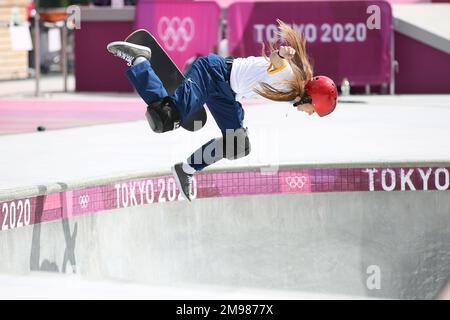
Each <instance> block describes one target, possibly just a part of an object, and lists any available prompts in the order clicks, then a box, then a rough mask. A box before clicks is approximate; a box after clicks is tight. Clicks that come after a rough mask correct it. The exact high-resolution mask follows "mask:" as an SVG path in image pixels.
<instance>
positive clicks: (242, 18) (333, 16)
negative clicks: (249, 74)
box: [227, 1, 392, 85]
mask: <svg viewBox="0 0 450 320" xmlns="http://www.w3.org/2000/svg"><path fill="white" fill-rule="evenodd" d="M277 19H281V20H282V21H284V22H285V23H287V24H289V25H291V26H292V27H293V28H294V29H295V30H296V31H297V32H298V33H299V34H303V35H304V36H305V39H306V41H307V52H308V55H309V56H310V58H311V60H312V62H313V66H314V74H316V75H319V74H325V75H328V76H329V77H331V78H332V79H334V80H335V81H336V83H340V82H341V81H342V79H343V78H344V77H346V78H348V79H349V81H350V83H351V84H352V85H365V84H381V83H383V82H388V81H389V80H390V75H391V59H390V49H391V37H392V10H391V6H390V4H389V3H388V2H385V1H331V2H329V1H314V2H309V1H307V2H303V1H300V2H278V1H277V2H275V1H274V2H252V3H234V4H232V5H231V6H230V7H229V8H228V12H227V20H228V39H229V47H230V52H232V54H233V55H234V56H241V57H242V56H250V55H261V48H262V46H261V44H262V42H266V43H268V42H275V41H277V35H276V31H277V22H276V20H277Z"/></svg>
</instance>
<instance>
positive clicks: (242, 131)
mask: <svg viewBox="0 0 450 320" xmlns="http://www.w3.org/2000/svg"><path fill="white" fill-rule="evenodd" d="M222 139H223V150H224V157H225V158H227V159H228V160H235V159H239V158H243V157H245V156H247V155H248V154H249V153H250V151H251V146H250V139H249V138H248V131H247V128H239V129H236V130H227V131H226V132H225V133H224V134H223V136H222Z"/></svg>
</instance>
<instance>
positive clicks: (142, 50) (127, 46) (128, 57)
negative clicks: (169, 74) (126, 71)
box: [106, 41, 152, 66]
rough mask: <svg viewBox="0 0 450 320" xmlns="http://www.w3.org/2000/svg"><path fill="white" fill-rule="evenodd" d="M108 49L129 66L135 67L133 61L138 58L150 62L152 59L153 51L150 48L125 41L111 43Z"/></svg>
mask: <svg viewBox="0 0 450 320" xmlns="http://www.w3.org/2000/svg"><path fill="white" fill-rule="evenodd" d="M106 48H107V49H108V51H109V52H110V53H112V54H113V55H115V56H116V57H119V58H121V59H124V60H125V61H126V62H127V64H128V65H129V66H131V65H133V61H134V59H135V58H137V57H144V58H146V59H148V60H150V59H151V57H152V50H150V48H149V47H146V46H140V45H137V44H134V43H129V42H125V41H114V42H111V43H109V44H108V46H107V47H106Z"/></svg>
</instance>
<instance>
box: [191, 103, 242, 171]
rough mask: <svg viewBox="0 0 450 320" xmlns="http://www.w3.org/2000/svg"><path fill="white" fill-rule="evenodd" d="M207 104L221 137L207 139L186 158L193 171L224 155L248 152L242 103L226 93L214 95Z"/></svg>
mask: <svg viewBox="0 0 450 320" xmlns="http://www.w3.org/2000/svg"><path fill="white" fill-rule="evenodd" d="M207 104H208V107H209V110H210V112H211V114H212V115H213V117H214V119H215V120H216V123H217V125H218V126H219V128H220V129H221V132H222V137H219V138H216V139H212V140H210V141H208V142H207V143H205V144H204V145H203V146H201V147H200V148H199V149H197V150H196V151H195V152H194V153H193V154H192V155H191V156H190V157H189V158H188V159H187V164H188V165H189V166H190V167H192V168H193V169H194V170H195V171H200V170H203V169H204V168H206V167H207V166H209V165H211V164H213V163H215V162H217V161H219V160H221V159H222V158H224V157H226V158H228V159H230V160H232V159H238V158H241V157H244V156H246V155H248V153H249V152H250V141H249V139H248V134H247V130H246V129H244V128H243V119H244V109H243V108H242V105H241V104H240V103H239V102H237V101H236V100H234V98H233V97H232V96H230V97H227V96H226V95H220V96H217V95H214V96H212V97H211V98H210V100H209V101H208V102H207Z"/></svg>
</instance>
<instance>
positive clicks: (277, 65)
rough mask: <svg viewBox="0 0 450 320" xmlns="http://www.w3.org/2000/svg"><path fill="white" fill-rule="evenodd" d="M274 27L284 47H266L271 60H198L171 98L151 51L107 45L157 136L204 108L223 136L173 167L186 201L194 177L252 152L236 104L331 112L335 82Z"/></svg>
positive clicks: (286, 29)
mask: <svg viewBox="0 0 450 320" xmlns="http://www.w3.org/2000/svg"><path fill="white" fill-rule="evenodd" d="M278 24H279V35H280V37H281V39H282V40H284V41H285V42H287V43H286V44H287V45H286V46H280V47H279V49H278V50H275V49H274V48H273V47H272V46H270V55H269V56H266V55H265V53H264V49H263V54H262V56H261V57H253V56H251V57H247V58H236V59H233V58H222V57H220V56H218V55H215V54H209V55H207V56H204V57H201V58H199V59H197V61H196V62H195V63H194V64H193V65H192V67H191V69H190V70H189V72H188V73H187V74H186V76H185V79H184V80H183V81H182V82H181V84H180V85H179V86H178V87H177V89H176V90H175V92H174V93H173V94H172V95H171V96H170V97H169V96H168V94H167V91H166V89H165V88H164V86H163V84H162V82H161V81H160V79H159V78H158V76H157V75H156V74H155V72H154V70H153V68H152V65H151V60H152V52H151V50H150V48H148V47H145V46H139V45H136V44H131V43H127V42H124V41H115V42H112V43H110V44H108V47H107V48H108V51H109V52H111V53H112V54H114V55H115V56H117V57H119V58H122V59H124V60H125V61H127V63H128V65H129V66H130V68H129V69H128V70H127V72H126V74H127V76H128V78H129V80H130V81H131V83H132V84H133V86H134V87H135V88H136V90H137V92H138V93H139V95H140V96H141V97H142V99H143V100H144V101H145V102H146V103H147V104H148V105H149V108H148V111H149V113H148V120H149V123H150V126H151V128H152V129H153V130H154V131H155V132H166V131H170V130H174V129H175V128H177V127H178V125H179V123H180V122H181V123H183V121H186V120H187V119H189V117H190V116H192V115H193V114H195V113H196V112H197V111H198V110H199V108H202V107H203V105H204V104H205V103H206V105H207V106H208V109H209V111H210V112H211V114H212V116H213V117H214V119H215V121H216V123H217V125H218V126H219V128H220V130H221V131H222V136H221V137H219V138H216V139H212V140H210V141H209V142H207V143H205V144H204V145H203V146H202V147H201V148H199V149H198V150H197V151H195V152H194V153H193V154H192V155H191V156H190V157H189V158H188V159H187V160H186V161H185V162H181V163H177V164H175V165H174V166H173V167H172V172H173V174H174V177H175V180H176V182H177V184H178V187H179V188H180V190H181V192H182V193H183V195H184V196H185V197H186V198H187V199H188V200H190V192H189V190H190V188H191V184H192V177H193V174H194V173H196V172H198V171H200V170H203V169H204V168H206V167H207V166H208V165H210V164H212V163H214V162H217V161H219V160H221V159H223V158H224V157H226V158H228V159H230V160H232V159H238V158H242V157H245V156H247V155H248V154H249V153H250V141H249V138H248V134H247V128H244V126H243V120H244V110H243V108H242V105H241V103H240V102H239V101H240V100H242V99H245V98H254V97H256V96H262V97H264V98H267V99H270V100H273V101H288V102H292V103H293V104H294V106H295V107H297V109H298V110H299V111H304V112H306V113H308V114H309V115H311V114H313V113H317V114H318V115H319V116H321V117H322V116H325V115H327V114H329V113H331V112H332V111H333V110H334V109H335V107H336V98H337V90H336V85H335V84H334V82H333V81H332V80H331V79H330V78H328V77H325V76H315V77H313V71H312V68H311V65H310V63H309V61H308V57H307V55H306V50H305V41H304V39H303V38H302V37H300V36H299V35H298V34H297V33H296V32H295V31H294V30H293V29H292V28H291V27H290V26H288V25H287V24H285V23H283V22H282V21H280V20H278Z"/></svg>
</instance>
